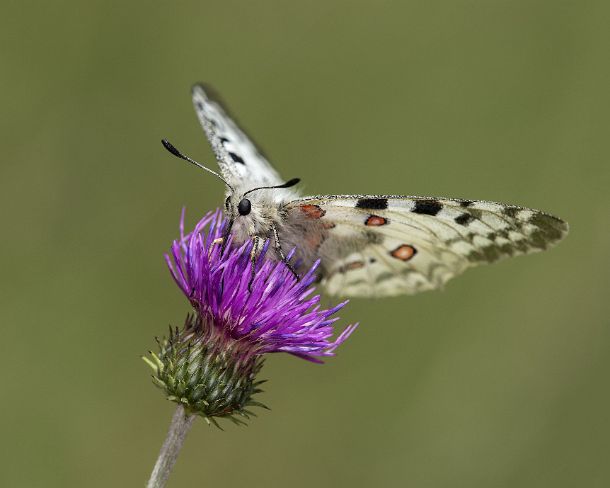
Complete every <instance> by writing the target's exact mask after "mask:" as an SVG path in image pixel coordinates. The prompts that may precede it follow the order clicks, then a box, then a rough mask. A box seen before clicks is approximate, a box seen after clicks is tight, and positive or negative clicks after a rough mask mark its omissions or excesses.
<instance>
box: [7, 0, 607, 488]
mask: <svg viewBox="0 0 610 488" xmlns="http://www.w3.org/2000/svg"><path fill="white" fill-rule="evenodd" d="M609 18H610V7H609V5H608V2H604V1H582V0H579V1H576V0H575V1H560V0H547V1H535V0H523V1H517V0H511V1H501V0H496V1H491V0H487V1H483V0H442V1H441V0H439V1H433V2H415V1H403V2H397V1H395V2H391V1H370V2H364V1H353V0H352V1H343V2H338V1H324V2H323V1H318V2H281V1H260V2H235V1H224V2H202V1H199V2H194V1H190V2H175V3H171V2H159V1H151V2H115V1H107V0H106V1H90V2H77V1H74V0H72V1H70V0H66V1H58V2H48V3H45V2H31V1H23V2H17V1H5V2H4V3H3V9H2V19H1V20H0V27H1V28H0V52H1V53H2V71H3V75H2V89H1V90H0V101H1V107H2V117H1V118H0V124H1V129H2V130H1V133H2V138H3V143H2V146H3V147H2V153H3V154H2V164H1V181H0V185H1V187H0V202H1V205H0V207H1V208H2V240H1V246H2V249H1V251H2V252H1V257H2V281H1V283H0V296H1V297H2V306H1V310H0V314H1V315H0V320H1V323H2V340H1V346H0V347H1V348H2V354H1V357H2V366H1V369H0V381H1V384H2V385H3V401H2V406H1V407H0V408H2V415H1V416H0V423H1V424H0V432H1V439H2V455H1V457H0V485H1V486H6V487H38V486H41V487H42V486H51V487H55V486H57V487H80V486H88V487H89V486H90V487H106V486H142V485H143V484H144V482H145V481H146V479H147V478H148V475H149V472H150V470H151V468H152V465H153V463H154V460H155V458H156V455H157V453H158V450H159V447H160V445H161V442H162V440H163V438H164V436H165V433H166V429H167V426H168V423H169V420H170V417H171V414H172V412H173V405H172V404H171V403H169V402H167V401H166V400H165V399H164V398H163V396H162V395H161V392H160V391H159V390H157V389H156V388H155V387H154V386H153V385H152V384H151V381H150V373H149V370H148V368H147V367H146V365H145V364H144V363H143V361H142V360H141V359H140V355H141V354H143V353H145V352H146V351H147V350H148V349H150V348H153V347H154V340H153V337H154V336H155V335H161V334H163V333H164V332H165V331H166V328H167V325H168V324H169V323H173V324H179V323H180V322H181V321H182V320H183V318H184V316H185V314H186V313H187V311H188V309H189V307H188V304H187V302H186V300H185V299H184V297H183V296H182V295H181V294H180V293H179V292H178V290H177V288H176V287H175V285H174V284H173V282H172V280H171V278H170V276H169V274H168V272H167V270H166V268H165V264H164V261H163V258H162V255H163V252H165V251H166V249H167V248H168V246H169V244H170V242H171V240H172V239H173V238H174V237H175V236H176V234H177V225H178V217H179V213H180V209H181V207H182V206H183V205H186V206H187V208H188V216H189V217H190V222H191V223H192V222H193V221H194V219H195V218H196V217H198V216H201V215H202V214H203V213H204V212H205V211H207V210H208V209H211V208H214V207H215V206H217V205H218V204H219V203H220V202H221V201H222V192H223V188H222V185H221V184H219V182H218V181H216V180H215V179H214V178H212V177H208V176H206V175H205V174H202V173H197V172H196V171H195V170H194V169H193V168H192V167H189V166H187V165H186V164H183V163H181V162H179V161H177V160H176V159H174V158H172V157H171V156H170V155H169V154H167V152H166V151H164V150H163V148H162V147H161V144H160V142H159V141H160V139H161V138H162V137H167V138H169V139H170V140H171V141H173V142H174V143H175V144H176V145H177V146H178V147H180V148H181V149H183V150H184V151H185V152H187V153H188V154H190V155H192V156H193V157H196V158H198V159H201V160H204V161H208V162H210V163H211V162H212V159H213V157H212V154H211V151H210V149H209V148H208V145H207V142H206V140H205V138H204V136H203V134H202V131H201V129H200V127H199V124H198V122H197V120H196V118H195V115H194V113H193V110H192V108H191V102H190V93H189V89H190V85H191V84H192V83H193V82H195V81H199V80H204V81H207V82H210V83H211V84H213V85H214V86H215V87H216V88H217V90H218V91H219V92H221V93H222V94H223V96H224V98H225V99H226V100H228V101H229V105H230V106H231V108H232V109H233V111H234V112H236V113H237V114H238V115H239V118H240V120H241V121H242V123H243V124H244V125H245V127H246V128H247V129H248V131H249V132H250V133H251V134H252V135H253V136H254V137H255V138H256V139H257V140H259V141H261V143H262V146H263V148H265V149H266V151H267V152H268V153H269V154H270V155H271V159H272V160H273V161H274V162H275V164H276V166H277V167H278V169H279V170H280V171H281V172H282V174H283V175H284V176H285V177H287V178H290V177H294V176H299V177H301V178H303V180H304V181H305V188H306V191H307V192H310V193H406V194H421V195H443V196H455V197H464V198H480V199H490V200H498V201H502V202H510V203H517V204H522V205H526V206H532V207H535V208H541V209H545V210H547V211H550V212H552V213H556V214H557V215H559V216H562V217H563V218H565V219H566V220H568V221H569V222H570V224H571V234H570V235H569V237H568V238H567V240H566V241H565V242H563V243H562V244H561V245H560V246H559V247H557V248H555V249H553V250H552V251H550V252H548V253H544V254H538V255H535V256H529V257H525V258H518V259H515V260H510V261H504V262H502V263H500V264H497V265H495V266H490V267H486V268H480V269H476V270H473V271H470V272H468V273H466V274H465V275H464V276H462V277H461V278H459V279H456V280H454V281H452V282H450V283H449V284H448V286H447V287H446V289H445V290H444V291H443V292H436V293H427V294H422V295H419V296H415V297H410V298H408V297H404V298H395V299H380V300H376V301H367V300H353V301H352V303H351V304H350V306H349V307H348V308H346V309H345V310H344V312H343V313H342V317H343V318H344V322H343V323H348V322H353V321H360V322H361V323H362V326H361V327H360V329H359V330H358V331H357V333H356V334H354V336H353V337H352V339H350V341H349V342H348V343H346V344H345V346H344V347H342V348H341V350H340V351H339V355H338V357H336V358H334V359H331V360H329V361H328V362H327V364H325V365H323V366H316V365H312V364H309V363H306V362H304V361H301V360H299V359H296V358H293V357H291V356H287V355H276V356H272V357H271V358H270V359H269V360H268V363H267V365H266V367H265V369H264V372H263V373H264V377H266V378H268V379H269V380H270V382H269V383H268V385H267V391H266V393H264V394H263V395H261V397H260V399H261V400H262V401H264V402H265V403H267V404H269V405H270V406H271V407H272V411H271V412H266V411H262V412H261V413H260V416H259V418H258V419H256V420H254V421H253V422H252V423H251V425H250V426H249V427H247V428H237V427H234V426H232V425H227V428H226V431H225V432H220V431H217V430H216V429H213V428H208V427H207V426H206V425H205V424H204V422H201V421H199V422H197V424H196V425H195V427H194V429H193V431H192V432H191V434H190V435H189V437H188V439H187V442H186V445H185V448H184V450H183V452H182V454H181V457H180V459H179V461H178V464H177V465H176V469H175V472H174V473H173V475H172V477H171V479H170V486H174V487H179V486H217V487H222V486H227V487H233V486H247V487H252V488H255V487H267V486H294V487H311V486H317V487H330V486H351V487H368V486H387V487H399V486H400V487H403V486H409V487H446V486H447V487H457V486H460V487H461V486H464V487H482V488H483V487H485V488H488V487H564V486H565V487H572V486H586V487H602V486H604V487H605V486H608V485H609V484H610V460H609V458H610V456H609V454H610V440H609V439H610V422H609V420H608V412H609V411H610V395H609V394H608V374H609V373H610V354H609V351H610V348H609V340H610V337H609V336H610V334H609V327H608V326H609V319H608V316H609V312H610V300H608V285H609V284H610V283H609V282H610V279H609V278H610V273H609V271H610V258H609V252H608V251H609V247H610V232H608V219H609V218H610V203H609V199H608V184H609V183H610V170H609V169H608V158H609V157H610V142H609V139H610V136H609V130H608V129H609V123H608V120H609V115H608V114H609V112H610V103H609V102H610V90H609V87H610V69H609V56H608V49H609V45H610V44H609V43H610V34H609V29H608V19H609ZM327 301H328V302H329V303H330V300H327Z"/></svg>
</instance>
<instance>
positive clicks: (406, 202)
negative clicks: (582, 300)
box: [287, 195, 568, 296]
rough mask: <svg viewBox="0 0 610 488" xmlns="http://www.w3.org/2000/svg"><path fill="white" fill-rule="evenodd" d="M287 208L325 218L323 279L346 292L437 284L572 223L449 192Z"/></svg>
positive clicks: (550, 238)
mask: <svg viewBox="0 0 610 488" xmlns="http://www.w3.org/2000/svg"><path fill="white" fill-rule="evenodd" d="M287 210H288V216H289V218H290V215H291V214H292V215H295V214H293V212H300V214H305V215H309V218H311V219H313V220H317V219H319V221H320V222H321V223H323V228H324V229H327V231H326V233H325V235H324V239H323V241H322V242H321V243H320V245H319V247H318V249H317V250H316V252H317V253H318V254H319V256H320V257H321V259H322V267H323V269H322V284H323V285H324V286H325V288H326V290H327V291H328V292H329V293H330V294H334V295H346V296H390V295H400V294H412V293H417V292H420V291H425V290H432V289H436V288H440V287H442V285H443V284H444V283H446V282H447V281H448V280H449V279H450V278H452V277H454V276H456V275H458V274H460V273H461V272H463V271H464V270H465V269H467V268H469V267H472V266H476V265H479V264H485V263H492V262H494V261H497V260H499V259H501V258H504V257H509V256H514V255H519V254H526V253H530V252H535V251H541V250H543V249H546V248H547V247H549V246H551V245H552V244H554V243H556V242H557V241H559V240H560V239H561V238H562V237H563V236H564V235H565V234H566V232H567V229H568V227H567V224H566V223H565V222H563V221H562V220H560V219H558V218H556V217H553V216H551V215H548V214H545V213H543V212H540V211H538V210H533V209H528V208H522V207H516V206H510V205H503V204H500V203H495V202H486V201H469V200H457V199H448V198H432V197H412V196H370V195H360V196H350V195H343V196H341V195H338V196H336V195H329V196H317V197H306V198H303V199H299V200H296V201H294V202H290V203H289V204H288V205H287Z"/></svg>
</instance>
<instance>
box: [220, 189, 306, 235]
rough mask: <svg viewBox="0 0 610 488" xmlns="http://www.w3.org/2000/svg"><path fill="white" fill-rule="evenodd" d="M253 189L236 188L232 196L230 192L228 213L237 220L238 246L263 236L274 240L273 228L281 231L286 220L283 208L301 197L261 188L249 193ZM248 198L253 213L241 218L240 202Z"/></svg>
mask: <svg viewBox="0 0 610 488" xmlns="http://www.w3.org/2000/svg"><path fill="white" fill-rule="evenodd" d="M248 190H251V188H236V189H235V192H234V193H232V192H231V191H230V190H227V192H226V195H227V199H228V200H227V204H228V205H227V206H226V207H225V213H226V215H227V217H228V218H229V219H232V220H233V229H232V234H233V239H234V242H235V243H236V244H242V243H243V242H245V241H247V240H249V239H252V238H254V237H260V238H261V239H271V240H273V238H274V236H273V227H274V226H275V227H276V228H278V229H280V228H281V227H282V222H283V221H284V215H283V211H282V208H283V206H284V205H285V204H286V203H288V202H290V201H292V200H294V199H296V198H298V197H299V195H298V193H297V192H295V191H294V190H291V189H284V188H280V189H260V190H256V191H253V192H252V193H248V194H247V195H245V196H244V193H246V192H247V191H248ZM243 198H247V199H248V200H250V204H251V211H250V213H249V214H248V215H240V214H239V212H238V210H237V208H238V205H239V202H240V201H241V200H242V199H243Z"/></svg>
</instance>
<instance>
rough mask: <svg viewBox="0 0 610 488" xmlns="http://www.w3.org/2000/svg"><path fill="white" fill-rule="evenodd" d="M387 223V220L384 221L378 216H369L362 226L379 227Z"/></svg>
mask: <svg viewBox="0 0 610 488" xmlns="http://www.w3.org/2000/svg"><path fill="white" fill-rule="evenodd" d="M387 223H388V219H384V218H383V217H380V216H379V215H370V216H369V217H368V218H367V219H366V221H365V222H364V225H368V226H370V227H378V226H380V225H386V224H387Z"/></svg>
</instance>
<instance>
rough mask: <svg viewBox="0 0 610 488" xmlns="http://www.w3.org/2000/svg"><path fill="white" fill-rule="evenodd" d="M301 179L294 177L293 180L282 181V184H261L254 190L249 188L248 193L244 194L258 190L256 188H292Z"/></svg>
mask: <svg viewBox="0 0 610 488" xmlns="http://www.w3.org/2000/svg"><path fill="white" fill-rule="evenodd" d="M299 181H301V178H292V179H291V180H288V181H287V182H286V183H282V184H281V185H275V186H259V187H258V188H252V190H248V191H247V192H246V193H244V196H246V195H247V194H248V193H250V192H253V191H256V190H272V189H274V188H290V187H291V186H294V185H296V184H297V183H298V182H299Z"/></svg>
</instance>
